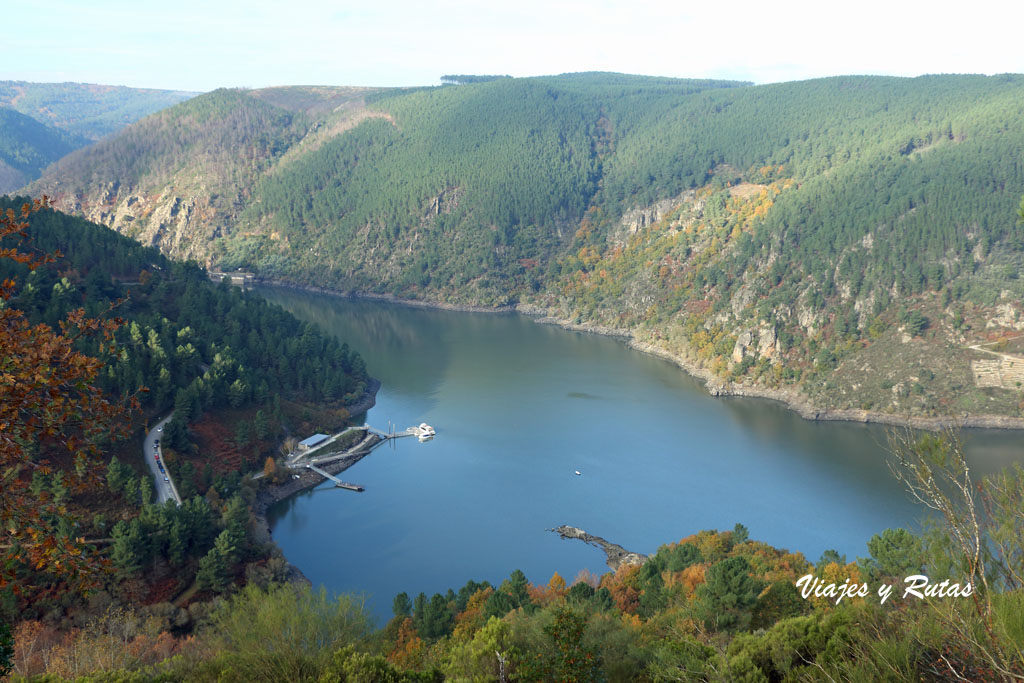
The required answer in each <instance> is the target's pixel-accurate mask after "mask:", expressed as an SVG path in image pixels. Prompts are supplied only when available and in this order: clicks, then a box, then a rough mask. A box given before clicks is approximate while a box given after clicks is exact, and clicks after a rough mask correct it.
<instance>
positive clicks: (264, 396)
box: [0, 198, 369, 627]
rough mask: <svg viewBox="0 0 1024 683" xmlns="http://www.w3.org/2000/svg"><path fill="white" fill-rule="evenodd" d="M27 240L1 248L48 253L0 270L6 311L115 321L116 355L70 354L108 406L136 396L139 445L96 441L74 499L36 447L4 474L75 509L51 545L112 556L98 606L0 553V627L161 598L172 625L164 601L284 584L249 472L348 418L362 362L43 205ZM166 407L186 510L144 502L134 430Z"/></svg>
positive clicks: (99, 348)
mask: <svg viewBox="0 0 1024 683" xmlns="http://www.w3.org/2000/svg"><path fill="white" fill-rule="evenodd" d="M22 201H23V198H14V199H7V198H4V199H2V200H0V211H4V212H6V211H7V210H9V209H15V210H17V209H20V207H21V203H22ZM26 237H27V240H25V239H20V238H17V239H16V238H15V237H11V238H7V239H5V240H3V241H0V248H2V249H6V248H8V247H12V246H14V245H15V244H16V243H17V244H19V245H20V247H21V249H22V250H25V249H30V250H32V251H35V252H37V253H41V254H59V256H58V257H57V258H55V259H54V260H53V261H52V262H51V263H49V264H47V265H44V266H41V267H38V268H36V269H34V270H31V271H30V270H29V268H28V266H26V265H24V264H21V263H17V262H15V261H13V260H11V259H10V258H2V259H0V280H3V281H5V282H6V281H7V280H8V279H11V280H13V281H14V282H15V284H16V288H15V289H14V290H13V297H11V298H9V299H5V304H9V305H10V306H12V307H13V308H16V309H19V310H20V311H23V312H24V314H25V316H26V318H27V321H28V322H29V323H30V324H45V325H49V326H51V327H55V326H57V325H58V324H60V323H61V322H62V321H64V320H65V319H66V318H67V317H68V312H69V311H72V310H74V309H77V308H79V307H81V308H83V309H84V311H85V314H86V315H87V316H90V317H96V316H99V317H108V316H111V315H116V316H119V317H120V318H122V320H123V325H122V326H121V327H120V329H119V330H118V331H117V333H116V337H115V340H116V342H117V344H118V348H119V351H118V353H117V354H116V355H115V356H114V357H109V356H104V353H103V351H104V349H103V347H104V344H105V343H104V341H103V338H102V337H98V338H94V337H88V336H85V337H81V338H78V339H77V342H76V345H77V346H78V347H80V349H81V350H82V351H84V352H85V353H87V354H89V355H90V356H94V357H97V358H106V363H105V365H102V366H101V370H100V372H99V375H98V378H97V380H96V383H97V384H98V385H99V386H100V387H101V388H102V389H103V390H104V392H105V393H106V395H107V396H109V397H111V398H112V399H115V400H116V399H117V398H118V397H123V396H125V395H130V394H133V393H136V392H138V391H139V389H140V387H143V386H144V387H146V388H147V390H146V391H145V392H144V393H141V394H140V407H141V412H140V414H137V415H135V416H134V422H133V425H132V432H133V434H134V437H137V438H131V439H129V440H128V441H124V442H109V443H103V444H102V445H101V446H102V452H103V453H104V462H105V463H107V466H106V469H105V481H102V480H100V481H97V482H95V483H94V486H92V487H89V488H87V490H85V491H84V492H76V493H75V494H74V495H73V496H72V495H70V494H69V489H68V486H67V485H66V484H65V483H64V479H65V477H66V476H67V475H66V473H65V468H70V467H71V466H72V465H71V464H70V463H68V462H66V458H67V455H66V454H63V453H60V452H51V451H52V450H53V449H47V448H42V449H41V448H40V447H39V446H38V444H28V445H27V446H26V448H29V449H31V451H30V452H31V453H32V457H33V462H34V463H35V467H36V468H37V469H35V470H33V471H31V472H29V473H19V472H18V471H17V470H15V471H14V472H13V473H11V472H8V473H7V474H5V476H24V477H26V478H27V479H28V478H30V479H31V487H30V488H31V490H32V492H33V494H34V495H36V496H37V497H38V496H43V498H40V500H47V499H48V497H52V498H53V499H54V500H57V499H59V500H60V501H61V504H62V505H66V506H67V509H68V510H70V511H71V514H70V515H69V516H67V517H66V518H61V519H60V520H59V523H58V524H57V525H56V528H57V530H58V533H59V534H61V535H65V536H67V537H68V538H80V537H90V538H94V539H95V538H99V539H103V538H108V539H109V546H107V545H106V543H107V542H106V541H100V547H101V548H109V551H102V552H103V555H104V556H105V557H106V558H108V559H109V560H110V568H111V569H112V573H111V574H107V575H103V576H102V577H98V578H99V579H101V580H100V581H99V583H100V586H99V588H100V589H101V590H100V595H99V598H96V597H95V596H84V597H83V596H82V595H79V594H77V593H76V592H74V591H72V590H69V588H68V586H67V585H65V584H64V583H63V582H62V579H61V577H60V574H59V572H54V573H52V574H51V573H50V572H49V571H48V568H47V567H40V566H28V565H26V564H25V563H24V560H23V559H19V557H18V556H17V555H12V553H13V552H14V551H12V550H11V548H12V545H10V544H7V543H5V544H3V545H2V546H0V562H3V563H4V566H5V567H8V568H9V569H10V571H11V572H13V575H14V581H13V583H12V584H7V585H5V586H3V588H2V590H0V622H2V623H12V622H15V621H19V620H32V619H43V620H45V621H47V622H48V623H56V622H59V621H63V620H68V619H70V620H72V621H74V620H81V619H85V618H88V617H90V616H95V615H96V614H98V613H99V612H102V611H103V610H105V609H106V608H107V607H124V606H129V605H133V604H135V605H138V604H143V603H144V604H151V603H154V602H161V601H164V603H163V605H162V606H161V607H160V608H159V609H156V608H155V609H156V611H158V612H159V611H160V610H161V609H162V610H163V612H162V613H163V614H165V616H166V614H169V613H175V612H176V611H177V612H178V616H177V617H175V621H176V622H177V623H178V626H177V627H180V626H182V625H184V624H185V623H187V622H188V621H189V620H190V619H191V617H189V616H188V614H187V613H186V612H183V611H178V610H177V608H175V607H173V606H171V605H169V604H166V601H168V600H170V599H171V598H172V597H174V596H179V595H182V594H186V593H187V594H188V595H189V596H193V595H195V594H197V591H198V595H199V597H200V598H202V599H205V598H209V597H212V596H213V595H215V594H219V593H220V592H222V591H224V590H225V589H227V588H228V587H229V586H231V585H233V584H234V583H236V582H238V581H241V580H243V577H244V580H245V581H246V582H256V583H260V584H263V585H265V584H266V582H267V581H271V580H283V579H284V577H285V575H286V574H287V564H286V563H285V562H284V561H283V560H282V559H281V558H280V556H279V555H280V553H279V551H276V550H275V549H274V548H273V547H272V546H269V545H265V542H258V537H253V536H251V534H250V531H251V529H250V526H251V524H250V520H251V517H250V512H249V506H250V505H251V504H252V503H253V501H254V498H255V496H256V490H257V485H256V483H254V482H253V480H252V479H251V475H252V474H254V473H255V472H256V471H262V472H264V473H265V472H266V471H267V469H266V468H265V463H266V459H267V458H268V457H270V458H271V459H272V458H274V457H277V456H278V455H279V454H280V449H279V446H280V444H281V443H282V441H284V440H286V439H287V438H289V437H291V438H295V437H296V435H297V436H298V438H302V436H305V435H306V434H307V433H309V432H310V430H314V429H317V430H320V429H322V430H330V429H334V428H337V427H340V426H341V425H342V424H343V423H344V422H345V420H346V419H347V418H348V417H349V413H348V412H347V410H346V406H351V405H352V404H353V403H354V402H355V401H357V400H360V399H362V398H363V397H364V395H365V392H366V390H367V385H368V382H369V378H368V376H367V373H366V369H365V366H364V363H363V360H362V358H361V357H360V356H359V354H358V353H357V352H356V351H354V350H351V349H349V348H348V346H347V345H346V344H344V343H342V342H340V341H339V340H337V339H335V338H333V337H329V336H327V335H325V334H324V333H323V332H321V331H320V330H319V329H318V328H317V327H316V326H315V325H310V324H308V323H304V322H300V321H298V320H296V319H295V318H294V317H293V316H292V315H291V314H289V313H287V312H285V311H284V310H283V309H281V308H279V307H277V306H274V305H271V304H269V303H267V302H266V301H265V300H264V299H262V298H261V297H259V296H258V295H255V294H253V293H251V292H246V291H242V290H240V289H238V288H233V287H230V286H229V285H228V284H227V283H226V282H221V283H219V284H214V283H212V282H210V281H209V279H208V277H207V274H206V272H205V271H203V270H202V269H201V268H199V267H198V266H196V264H194V263H190V262H189V263H182V262H173V261H170V260H169V259H167V258H166V257H164V256H163V255H161V254H160V253H159V252H158V251H157V250H155V249H153V248H148V247H143V246H141V245H139V244H138V243H136V242H134V241H133V240H130V239H128V238H126V237H124V236H122V235H118V234H117V233H115V232H113V231H112V230H110V229H108V228H105V227H103V226H99V225H95V224H92V223H89V222H87V221H85V220H83V219H80V218H75V217H71V216H68V215H66V214H63V213H60V212H57V211H53V210H49V209H44V210H41V211H37V212H35V213H33V214H32V215H31V216H30V218H29V228H28V230H27V233H26ZM111 307H113V309H112V310H111ZM15 360H16V359H15ZM171 409H173V410H174V419H173V420H171V421H170V422H169V423H168V424H167V426H166V427H165V428H164V430H163V432H162V434H161V435H160V437H161V440H162V442H163V443H162V460H161V462H162V463H163V464H164V465H165V466H166V468H167V470H168V471H169V472H171V473H172V475H173V477H174V481H175V485H176V487H177V490H178V492H179V493H180V495H181V497H182V498H183V499H184V501H185V504H184V505H183V506H181V507H175V506H174V505H173V504H170V503H168V504H167V505H157V504H155V503H154V488H153V482H152V479H151V475H150V473H149V471H148V470H147V469H146V467H145V465H144V464H143V462H142V460H141V457H149V454H142V453H141V452H140V451H141V440H142V435H143V432H144V427H149V426H151V425H150V422H149V421H150V419H152V418H154V417H156V416H163V415H166V414H167V412H168V411H170V410H171ZM108 459H109V461H108ZM270 472H271V474H272V475H273V467H271V468H270ZM269 479H275V477H274V476H271V477H269ZM97 486H99V487H102V490H96V487H97ZM5 538H6V535H5ZM190 586H191V589H190Z"/></svg>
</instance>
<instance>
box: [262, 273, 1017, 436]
mask: <svg viewBox="0 0 1024 683" xmlns="http://www.w3.org/2000/svg"><path fill="white" fill-rule="evenodd" d="M258 282H259V283H260V284H264V285H270V286H274V287H284V288H287V289H298V290H303V291H307V292H314V293H317V294H326V295H329V296H336V297H339V298H343V299H368V300H374V301H386V302H389V303H395V304H400V305H403V306H412V307H415V308H436V309H441V310H446V311H462V312H467V313H510V312H516V313H522V314H523V315H528V316H530V317H532V318H533V319H534V322H537V323H540V324H544V325H556V326H558V327H561V328H563V329H566V330H573V331H575V332H589V333H591V334H599V335H602V336H606V337H616V338H619V339H622V340H623V341H625V342H626V345H627V346H629V347H630V348H631V349H634V350H636V351H641V352H643V353H647V354H650V355H652V356H657V357H658V358H663V359H665V360H667V361H670V362H671V363H674V364H675V365H676V366H678V367H679V368H680V369H682V370H683V371H684V372H686V373H687V374H689V375H691V376H693V377H696V378H697V379H699V380H702V381H703V382H704V386H705V388H706V389H707V391H708V393H709V394H711V395H712V396H744V397H748V398H763V399H768V400H771V401H778V402H779V403H782V404H783V405H785V406H786V408H788V409H789V410H792V411H793V412H795V413H796V414H797V415H799V416H800V417H802V418H804V419H805V420H814V421H841V422H864V423H869V422H870V423H876V424H885V425H892V426H895V427H911V428H914V429H925V430H931V431H939V430H943V429H950V428H953V429H960V428H980V429H1024V418H1019V417H1008V416H1005V415H985V414H982V415H962V416H959V417H957V416H954V415H945V416H938V417H924V416H915V415H895V414H891V413H881V412H878V411H872V410H859V409H854V408H845V409H841V408H821V407H816V406H814V405H813V404H812V403H811V402H810V400H809V399H808V398H807V397H806V396H804V395H803V394H801V393H799V392H797V391H794V390H791V389H775V388H771V387H755V386H750V385H745V384H738V383H736V382H730V381H723V380H722V379H721V378H720V377H716V376H715V375H714V374H713V373H711V371H710V370H708V369H707V368H704V367H702V366H700V365H699V364H697V363H694V362H693V361H692V360H690V359H688V358H685V357H683V356H680V355H678V354H675V353H672V352H671V351H668V350H666V349H663V348H661V347H659V346H657V345H655V344H651V343H649V342H643V341H640V340H638V339H637V338H636V336H635V335H634V334H633V332H631V331H630V330H626V329H621V328H615V327H607V326H604V325H597V324H592V323H574V322H571V321H569V320H565V319H562V318H557V317H554V316H552V315H550V311H549V310H547V309H544V308H541V307H538V306H534V305H531V304H516V305H514V306H470V305H463V304H447V303H440V302H432V301H422V300H419V299H402V298H400V297H396V296H394V295H391V294H374V293H367V292H339V291H335V290H330V289H324V288H322V287H311V286H307V285H297V284H295V283H291V282H285V281H280V280H271V279H266V280H259V281H258ZM353 414H356V413H353Z"/></svg>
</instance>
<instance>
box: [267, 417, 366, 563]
mask: <svg viewBox="0 0 1024 683" xmlns="http://www.w3.org/2000/svg"><path fill="white" fill-rule="evenodd" d="M381 441H383V439H382V438H381V437H379V436H373V440H372V441H370V442H369V443H368V444H366V445H365V446H363V448H361V449H360V450H358V451H356V452H355V453H350V454H349V455H346V456H345V457H344V458H339V459H338V460H335V461H334V462H330V463H326V464H324V465H320V466H319V467H320V469H322V470H323V471H324V472H327V473H328V474H335V475H336V474H339V473H341V472H344V471H345V470H347V469H348V468H349V467H352V465H355V464H356V463H357V462H359V461H360V460H362V459H363V458H365V457H366V456H367V455H369V454H370V452H371V451H372V450H373V448H374V446H376V445H377V444H378V443H380V442H381ZM288 472H289V473H290V474H289V479H288V480H287V481H285V482H284V483H282V484H273V485H269V486H263V487H260V490H259V492H258V493H257V494H256V499H255V500H254V501H253V504H252V516H253V519H254V520H255V522H256V524H255V530H254V533H253V536H254V539H255V541H256V542H257V543H274V539H273V537H272V536H271V534H270V521H269V520H268V519H267V510H269V509H270V506H271V505H273V504H275V503H279V502H281V501H282V500H286V499H288V498H291V497H292V496H294V495H295V494H297V493H302V492H303V491H307V490H309V489H312V488H315V487H316V486H319V485H320V484H321V483H323V482H325V481H327V479H326V478H324V477H322V476H320V475H319V474H317V473H316V472H313V471H312V470H307V469H301V470H288ZM291 475H298V479H294V478H291ZM274 545H275V546H276V544H274ZM282 556H283V554H282ZM288 580H289V581H293V582H303V583H309V582H310V581H309V579H307V578H306V576H305V575H304V574H303V573H302V571H301V570H300V569H299V568H298V567H296V566H295V565H293V564H291V563H290V562H289V563H288Z"/></svg>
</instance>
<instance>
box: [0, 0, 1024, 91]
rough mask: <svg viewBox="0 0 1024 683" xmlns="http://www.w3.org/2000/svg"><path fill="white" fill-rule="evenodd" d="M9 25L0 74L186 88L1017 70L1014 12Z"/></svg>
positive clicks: (772, 6) (36, 8)
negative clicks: (588, 75) (571, 75)
mask: <svg viewBox="0 0 1024 683" xmlns="http://www.w3.org/2000/svg"><path fill="white" fill-rule="evenodd" d="M4 16H5V22H4V27H5V28H6V31H5V36H4V38H3V39H2V40H0V80H24V81H40V82H53V81H77V82H86V83H103V84H110V85H127V86H132V87H149V88H164V89H175V90H190V91H207V90H212V89H214V88H218V87H253V88H255V87H265V86H270V85H365V86H410V85H434V84H437V83H438V82H439V78H440V76H441V75H443V74H450V73H457V74H463V73H472V74H509V75H512V76H537V75H544V74H556V73H566V72H574V71H617V72H622V73H636V74H648V75H656V76H674V77H683V78H725V79H735V80H744V81H753V82H755V83H772V82H779V81H792V80H803V79H807V78H816V77H820V76H832V75H839V74H884V75H895V76H917V75H921V74H925V73H985V74H992V73H1006V72H1016V73H1020V72H1024V48H1022V47H1021V41H1020V37H1019V36H1020V35H1021V30H1022V27H1024V2H1020V0H974V1H973V2H962V1H958V2H956V3H955V4H954V3H952V2H948V0H933V1H931V2H924V1H922V0H912V1H908V0H860V1H859V2H856V3H854V2H837V1H836V0H813V1H812V0H756V1H753V0H731V1H728V2H721V1H715V0H711V1H704V2H695V1H693V0H675V1H674V2H644V1H643V0H633V1H628V2H627V1H620V0H587V1H580V0H567V1H565V2H558V1H557V0H518V1H517V2H506V1H505V0H490V1H489V2H480V1H476V2H472V1H470V0H439V1H437V2H431V1H430V0H400V1H388V0H378V1H377V2H368V1H363V2H350V1H346V0H340V1H338V0H335V1H334V2H330V1H327V0H248V1H246V2H234V1H230V2H228V1H220V0H202V1H199V0H175V1H174V2H166V3H156V2H152V1H150V0H130V1H128V0H88V1H87V0H33V2H18V3H10V4H9V6H7V7H5V9H4Z"/></svg>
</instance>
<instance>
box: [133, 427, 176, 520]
mask: <svg viewBox="0 0 1024 683" xmlns="http://www.w3.org/2000/svg"><path fill="white" fill-rule="evenodd" d="M173 414H174V413H171V415H168V416H167V417H165V418H164V419H162V420H160V421H159V422H157V423H156V424H155V425H153V428H152V429H150V430H149V433H148V434H146V440H145V441H144V442H143V444H142V459H143V460H145V461H146V464H147V465H149V471H150V472H151V473H152V474H153V482H154V484H155V487H154V488H155V491H156V502H157V503H160V504H163V503H166V502H167V501H169V500H173V501H174V502H175V504H177V505H181V497H180V496H179V495H178V490H177V489H176V488H175V487H174V482H173V481H171V474H170V472H161V471H160V465H159V464H158V462H157V459H156V458H155V457H153V456H154V455H159V456H160V459H161V462H162V461H163V457H164V456H163V450H162V448H161V447H160V446H159V445H158V444H157V441H158V440H159V439H160V436H161V434H162V433H163V428H164V425H165V424H167V423H168V422H170V420H171V416H172V415H173ZM164 469H165V470H166V469H167V468H166V467H165V468H164Z"/></svg>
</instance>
